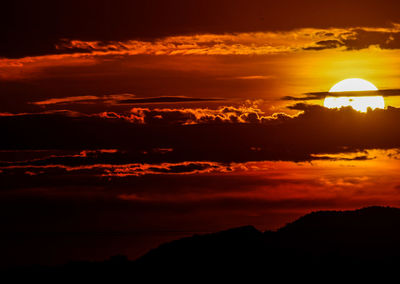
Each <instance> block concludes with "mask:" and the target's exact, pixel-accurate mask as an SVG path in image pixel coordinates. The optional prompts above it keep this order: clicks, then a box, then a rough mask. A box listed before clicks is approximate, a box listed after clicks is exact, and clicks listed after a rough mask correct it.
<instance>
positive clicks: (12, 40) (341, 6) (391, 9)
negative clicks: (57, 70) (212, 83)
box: [0, 0, 400, 58]
mask: <svg viewBox="0 0 400 284" xmlns="http://www.w3.org/2000/svg"><path fill="white" fill-rule="evenodd" d="M2 10H3V11H6V12H5V13H4V15H3V17H2V18H1V19H0V24H1V25H2V26H3V27H7V29H4V30H3V33H2V35H1V37H2V38H1V40H2V44H1V45H0V56H4V57H9V58H17V57H24V56H34V55H44V54H55V53H60V52H62V53H65V52H80V51H81V50H79V49H75V50H70V51H65V50H58V49H56V48H55V46H56V45H57V44H59V43H60V42H62V40H63V39H80V40H99V41H103V42H107V41H119V40H127V39H144V40H153V39H155V38H160V37H164V36H169V35H177V34H199V33H221V34H223V33H235V32H251V31H265V30H270V31H271V30H272V31H275V30H288V29H297V28H301V27H319V28H329V27H349V26H350V27H351V26H369V27H376V26H385V25H388V24H390V23H392V22H400V18H399V15H398V13H397V12H396V11H398V2H397V1H394V0H384V1H379V2H376V1H372V0H366V1H364V2H363V5H360V4H359V2H357V1H351V2H349V1H344V0H337V1H335V3H334V4H332V5H329V9H326V3H321V2H320V1H317V0H307V1H302V2H298V1H290V0H284V1H279V2H276V1H275V2H271V1H262V0H251V1H237V2H232V1H227V0H221V1H217V2H215V1H203V2H194V1H187V2H182V1H178V0H172V1H168V3H167V2H165V1H161V0H153V1H146V2H137V1H134V2H132V1H127V0H119V1H108V0H104V1H100V2H99V1H94V0H85V1H76V0H72V1H71V0H70V1H57V2H54V1H39V2H32V1H27V0H20V1H12V2H11V1H8V2H6V3H5V4H4V5H3V9H2ZM314 11H320V13H315V12H314ZM338 15H340V17H339V16H338ZM355 15H357V16H355Z"/></svg>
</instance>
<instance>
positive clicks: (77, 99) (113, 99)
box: [32, 94, 220, 106]
mask: <svg viewBox="0 0 400 284" xmlns="http://www.w3.org/2000/svg"><path fill="white" fill-rule="evenodd" d="M218 100H220V99H214V98H191V97H184V96H180V97H169V96H165V97H150V98H137V97H136V96H135V95H133V94H113V95H104V96H74V97H63V98H51V99H46V100H43V101H36V102H32V104H34V105H38V106H50V105H73V104H95V103H96V104H98V103H104V104H109V105H118V104H158V103H185V102H205V101H218Z"/></svg>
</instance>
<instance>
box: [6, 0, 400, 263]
mask: <svg viewBox="0 0 400 284" xmlns="http://www.w3.org/2000/svg"><path fill="white" fill-rule="evenodd" d="M25 2H26V3H25ZM116 2H118V3H116ZM7 5H8V6H7V7H6V8H5V11H7V13H6V15H5V16H4V18H2V19H0V23H1V24H2V26H5V27H6V32H5V33H4V35H2V42H3V44H1V45H0V125H1V126H2V129H3V130H2V133H3V136H2V139H0V185H1V187H2V191H1V192H0V197H1V199H0V216H3V219H2V224H3V226H2V228H1V229H0V233H9V234H12V233H16V232H22V233H24V234H25V233H29V234H37V233H46V232H47V233H49V232H53V233H54V232H58V233H63V232H64V233H65V232H67V233H71V232H72V233H73V232H75V233H76V232H85V234H86V233H87V234H88V235H90V236H92V234H96V233H98V232H102V233H107V234H108V233H110V234H111V233H113V232H124V233H129V234H136V235H135V240H140V241H138V242H137V245H136V246H135V245H132V247H130V248H127V246H125V244H126V243H130V241H129V240H125V242H126V243H124V245H123V246H122V245H121V246H120V247H118V246H116V247H114V246H110V247H107V241H105V243H102V245H98V243H96V245H97V246H98V247H103V248H104V249H103V250H101V251H99V252H98V254H96V256H93V254H91V253H90V249H89V251H86V253H85V254H82V255H79V252H77V251H78V250H79V248H83V247H85V246H86V245H87V246H89V247H90V242H89V243H87V242H86V241H85V242H86V243H85V245H82V242H83V241H82V240H81V239H79V238H77V239H76V240H75V241H76V243H74V246H73V247H75V249H76V251H75V252H73V251H71V253H72V255H70V257H72V258H80V257H81V258H82V259H85V258H90V257H94V258H96V257H97V258H106V257H107V256H108V254H111V253H112V254H118V253H119V252H121V251H122V252H124V253H125V252H126V253H128V254H130V257H132V258H134V257H137V256H138V255H139V254H141V253H144V252H145V251H146V250H147V249H150V248H151V247H153V246H155V245H157V244H159V243H160V242H162V241H164V240H167V239H168V240H169V239H172V237H171V236H170V235H169V234H172V235H173V236H176V235H179V236H181V235H190V234H192V233H195V232H210V231H217V230H221V229H226V228H230V227H235V226H240V225H248V224H251V225H256V226H257V227H258V228H260V229H271V228H278V227H280V226H282V225H284V224H285V223H286V222H289V221H291V220H293V219H294V218H297V217H298V216H300V215H302V214H305V213H307V212H310V211H313V210H321V209H333V210H334V209H354V208H359V207H363V206H368V205H391V206H400V204H399V202H400V198H399V195H398V190H399V186H400V180H399V178H398V177H397V176H398V169H399V150H398V149H400V136H399V133H398V121H399V120H400V100H399V98H398V97H399V94H400V17H399V13H398V11H399V4H398V1H392V0H382V1H372V0H371V1H370V0H366V1H363V3H362V5H361V4H360V2H357V1H353V2H351V1H350V2H349V1H344V0H337V1H333V2H329V1H328V2H327V1H324V2H321V1H316V0H307V1H289V0H283V1H278V2H276V1H275V2H274V1H261V0H248V1H246V2H243V1H234V2H232V1H225V0H221V1H208V0H206V1H201V2H199V1H197V2H196V3H194V2H193V1H186V2H184V3H183V2H182V1H175V0H172V1H167V2H166V1H160V0H154V1H150V2H149V1H145V2H140V3H139V2H138V1H122V0H121V1H100V2H98V1H92V0H85V1H79V3H78V1H75V0H71V1H68V3H67V1H57V2H54V1H40V3H36V2H35V3H33V2H32V1H18V2H17V1H15V3H10V4H7ZM316 11H318V12H316ZM2 21H5V22H4V23H2ZM347 78H362V79H365V80H368V81H369V82H371V83H373V84H374V85H375V86H376V87H377V88H378V89H380V90H389V91H387V92H385V93H383V94H384V95H385V104H386V109H384V110H380V109H377V110H373V111H372V110H371V111H367V112H366V113H359V112H356V111H354V110H352V109H350V108H342V109H327V108H324V107H323V99H324V92H328V91H329V89H330V88H331V87H332V86H333V85H334V84H336V83H337V82H339V81H341V80H343V79H347ZM316 92H317V93H320V94H319V95H315V94H314V97H313V95H312V94H311V95H310V94H309V93H316ZM321 93H322V94H321ZM310 98H311V99H310ZM313 98H314V99H313ZM4 216H6V217H4ZM8 216H11V217H8ZM154 232H157V233H154ZM167 235H168V236H167ZM90 238H91V237H89V239H90ZM11 239H12V238H11ZM44 239H45V238H44ZM146 239H148V240H151V241H146ZM47 241H49V244H51V245H49V249H48V251H44V252H42V253H43V261H44V262H46V256H50V255H52V256H53V257H54V259H57V261H61V262H62V261H64V260H65V259H61V258H62V256H63V255H64V254H65V255H67V254H68V253H69V252H68V251H69V247H68V246H67V245H59V243H58V241H56V240H54V239H52V237H48V238H47V239H46V242H47ZM81 241H82V242H81ZM99 242H100V241H99ZM4 243H7V242H4ZM27 244H28V242H27ZM3 246H4V245H3ZM15 247H16V246H14V247H13V246H10V248H8V251H9V252H11V251H13V249H15ZM38 247H41V246H38ZM0 248H2V247H1V245H0ZM4 249H7V248H4ZM57 249H58V251H57ZM35 250H36V248H35V247H34V246H32V245H27V246H26V247H24V248H23V249H21V251H20V253H22V254H24V253H25V254H26V259H29V255H30V257H31V258H32V257H33V256H34V255H37V254H38V252H37V251H35ZM94 250H95V249H94ZM56 252H57V253H56ZM54 254H56V255H55V256H54ZM57 255H59V256H60V258H57ZM16 261H17V262H18V260H16ZM47 261H48V260H47ZM3 262H4V260H2V259H1V258H0V266H1V265H2V263H3ZM48 262H49V261H48ZM27 263H29V261H27Z"/></svg>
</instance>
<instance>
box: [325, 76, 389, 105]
mask: <svg viewBox="0 0 400 284" xmlns="http://www.w3.org/2000/svg"><path fill="white" fill-rule="evenodd" d="M367 91H378V88H377V87H375V86H374V84H372V83H370V82H368V81H366V80H363V79H358V78H352V79H346V80H343V81H340V82H339V83H337V84H336V85H334V86H333V87H332V88H331V89H330V90H329V93H341V92H367ZM324 106H325V107H327V108H341V107H346V106H351V107H352V108H353V109H355V110H358V111H361V112H366V111H367V109H368V108H371V109H376V108H380V109H383V108H385V101H384V99H383V97H382V96H328V97H326V98H325V100H324Z"/></svg>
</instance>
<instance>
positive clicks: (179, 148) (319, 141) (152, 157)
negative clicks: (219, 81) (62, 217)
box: [0, 103, 400, 166]
mask: <svg viewBox="0 0 400 284" xmlns="http://www.w3.org/2000/svg"><path fill="white" fill-rule="evenodd" d="M290 108H291V109H294V110H301V111H303V113H302V114H299V115H298V116H294V117H290V116H287V115H284V114H282V115H274V116H272V117H265V116H262V114H260V113H259V112H258V111H257V110H256V109H252V108H248V109H237V108H232V107H225V108H221V109H219V110H214V111H213V112H211V113H208V112H206V113H204V109H203V110H202V109H191V110H188V109H175V110H173V109H167V110H149V109H145V110H140V111H138V110H137V109H135V110H134V111H133V113H131V114H129V113H128V114H114V115H110V114H107V115H102V116H101V117H95V116H82V117H79V116H72V117H71V116H65V115H61V114H47V115H44V114H42V115H19V116H3V117H0V121H1V125H2V129H3V133H4V134H5V135H4V139H2V140H1V141H0V147H1V148H2V149H4V150H6V149H8V150H25V149H37V150H47V149H60V150H75V151H82V150H85V149H117V150H118V152H115V153H107V152H93V153H94V154H87V155H85V156H83V155H75V156H72V157H71V156H54V157H47V158H43V159H38V160H35V161H28V162H18V163H20V165H26V166H27V165H36V166H44V165H46V164H49V165H54V164H63V165H67V166H79V165H92V164H96V163H97V164H129V163H162V162H169V163H179V162H186V161H215V162H245V161H260V160H274V161H275V160H289V161H308V160H312V159H313V157H312V154H324V153H338V152H342V151H343V149H347V150H346V151H357V150H362V149H374V148H382V149H388V148H397V147H400V143H399V141H400V137H399V135H398V131H397V127H398V126H397V122H398V121H399V119H400V109H398V108H393V107H388V108H387V109H385V110H381V109H376V110H374V111H368V112H367V113H359V112H357V111H355V110H353V109H351V108H349V107H348V108H342V109H327V108H324V107H321V106H318V105H308V104H304V103H299V104H296V105H294V106H291V107H290ZM202 115H203V116H202ZM316 133H317V134H318V135H316ZM154 149H170V150H168V151H155V150H154ZM254 149H256V150H257V151H255V150H254ZM18 163H15V165H17V164H18ZM3 166H4V163H3Z"/></svg>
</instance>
